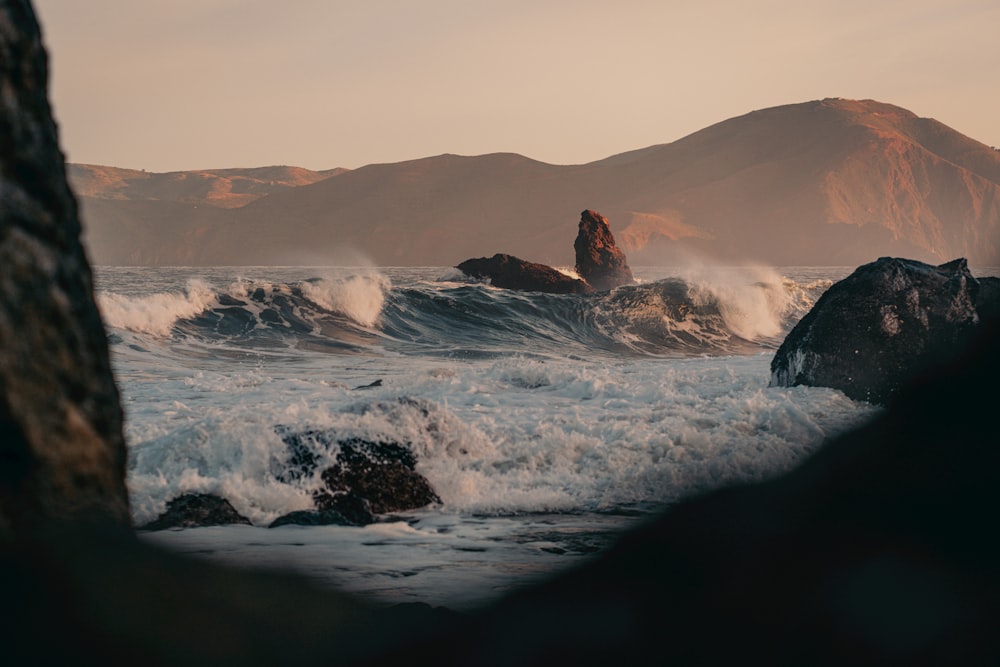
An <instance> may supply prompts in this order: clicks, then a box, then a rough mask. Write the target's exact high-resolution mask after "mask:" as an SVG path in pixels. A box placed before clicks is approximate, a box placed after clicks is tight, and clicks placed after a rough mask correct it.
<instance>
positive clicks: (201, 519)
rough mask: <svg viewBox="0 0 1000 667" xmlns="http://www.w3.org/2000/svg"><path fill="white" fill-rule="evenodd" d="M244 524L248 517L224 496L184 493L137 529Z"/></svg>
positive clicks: (248, 522)
mask: <svg viewBox="0 0 1000 667" xmlns="http://www.w3.org/2000/svg"><path fill="white" fill-rule="evenodd" d="M233 524H244V525H247V526H249V525H250V519H248V518H246V517H245V516H243V515H242V514H240V513H239V512H237V511H236V509H235V508H234V507H233V506H232V504H230V502H229V501H228V500H226V499H225V498H220V497H219V496H213V495H211V494H208V493H185V494H184V495H182V496H178V497H176V498H174V499H173V500H171V501H169V502H168V503H167V509H166V511H164V512H163V514H161V515H160V516H158V517H157V518H156V519H154V520H153V521H150V522H149V523H147V524H146V525H144V526H142V527H140V528H139V530H167V529H168V528H196V527H199V526H229V525H233Z"/></svg>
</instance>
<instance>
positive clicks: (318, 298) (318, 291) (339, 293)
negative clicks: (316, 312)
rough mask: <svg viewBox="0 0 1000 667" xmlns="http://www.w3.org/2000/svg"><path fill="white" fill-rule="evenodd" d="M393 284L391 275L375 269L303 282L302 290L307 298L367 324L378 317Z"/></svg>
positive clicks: (373, 322)
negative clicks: (389, 276)
mask: <svg viewBox="0 0 1000 667" xmlns="http://www.w3.org/2000/svg"><path fill="white" fill-rule="evenodd" d="M391 288H392V282H391V281H390V280H389V278H387V277H386V276H384V275H382V274H381V273H378V272H374V271H373V272H370V273H363V274H352V275H347V276H339V277H330V278H323V279H319V280H315V281H306V282H304V283H302V293H303V295H305V297H306V298H307V299H309V300H310V301H312V302H313V303H315V304H316V305H318V306H320V307H321V308H325V309H327V310H330V311H332V312H337V313H341V314H343V315H346V316H347V317H349V318H351V319H352V320H354V321H355V322H357V323H358V324H360V325H361V326H365V327H370V326H372V325H374V324H375V323H376V322H377V321H378V317H379V315H381V313H382V307H383V306H384V305H385V295H386V293H387V292H388V291H389V290H390V289H391Z"/></svg>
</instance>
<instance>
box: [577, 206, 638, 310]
mask: <svg viewBox="0 0 1000 667" xmlns="http://www.w3.org/2000/svg"><path fill="white" fill-rule="evenodd" d="M573 249H574V250H575V251H576V272H577V273H578V274H580V277H581V278H583V279H584V280H585V281H587V283H588V284H589V285H590V286H591V287H593V288H594V289H595V290H598V291H601V292H603V291H606V290H610V289H614V288H615V287H621V286H622V285H631V284H632V283H634V282H635V278H634V277H633V276H632V269H630V268H629V267H628V263H627V262H626V261H625V253H623V252H622V251H621V250H620V249H619V248H618V246H617V245H615V237H614V236H612V235H611V226H610V225H609V224H608V219H607V218H605V217H604V216H603V215H601V214H600V213H597V212H596V211H591V210H586V211H584V212H583V213H581V214H580V230H579V232H578V233H577V235H576V240H575V241H574V242H573Z"/></svg>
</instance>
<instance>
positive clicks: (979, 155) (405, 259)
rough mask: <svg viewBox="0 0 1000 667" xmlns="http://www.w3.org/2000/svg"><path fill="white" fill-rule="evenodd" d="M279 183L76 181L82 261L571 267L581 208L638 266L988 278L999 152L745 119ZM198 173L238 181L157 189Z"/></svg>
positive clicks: (998, 226)
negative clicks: (83, 229)
mask: <svg viewBox="0 0 1000 667" xmlns="http://www.w3.org/2000/svg"><path fill="white" fill-rule="evenodd" d="M75 168H76V167H74V169H75ZM90 169H92V170H96V169H97V168H93V167H91V168H90ZM281 169H285V170H288V171H287V172H286V174H287V175H286V176H285V177H284V180H282V179H277V178H275V179H273V180H274V181H275V182H279V181H280V182H281V183H282V186H281V187H275V188H274V190H273V191H272V192H269V193H266V194H263V195H260V196H257V195H256V194H255V196H254V197H253V198H252V200H250V197H247V199H248V200H249V201H248V202H247V203H244V204H243V205H241V206H239V207H237V205H236V203H235V202H236V201H237V200H236V199H231V200H229V201H230V202H232V205H231V206H230V207H229V208H228V209H223V208H221V206H223V205H225V204H214V203H212V200H211V198H210V197H209V196H208V195H207V194H202V195H200V196H201V199H200V200H199V199H196V198H192V197H193V195H191V194H187V195H184V197H181V196H179V195H171V192H174V191H173V190H171V189H170V187H173V186H170V187H168V185H167V184H163V185H159V186H157V187H158V189H155V190H154V189H151V185H152V183H149V184H146V183H144V182H143V181H141V180H139V179H138V178H132V179H131V180H127V179H125V183H126V186H127V187H123V186H119V185H116V183H118V181H115V180H114V179H112V178H107V179H106V180H107V181H108V182H109V183H110V185H105V186H102V187H103V189H101V188H96V187H95V186H92V185H91V186H88V187H90V189H89V190H87V189H84V187H83V185H84V181H83V180H82V179H80V178H76V179H75V180H74V184H75V185H76V183H77V182H79V183H81V185H80V186H77V187H78V188H79V189H78V193H79V194H81V195H83V196H82V197H81V202H82V205H83V213H84V217H85V220H86V222H87V224H88V242H89V244H90V251H91V253H92V257H93V258H94V260H95V261H96V262H98V263H107V264H116V263H125V264H136V263H138V264H171V263H174V264H296V263H302V264H316V263H325V262H336V261H338V258H340V257H343V256H344V252H345V251H346V250H349V249H350V250H356V251H360V252H362V253H364V254H365V255H366V256H368V257H370V258H371V259H372V260H374V261H375V262H377V263H378V264H382V265H421V264H423V265H453V264H455V263H457V262H459V261H462V260H464V259H466V258H468V257H474V256H483V255H492V254H493V253H496V252H504V253H509V254H513V255H517V256H520V257H523V258H525V259H529V260H532V261H537V262H544V263H548V264H555V265H568V264H572V239H573V238H574V236H575V233H576V221H577V220H578V219H579V213H580V211H581V210H583V209H585V208H590V209H594V210H597V211H599V212H601V213H603V214H604V215H605V216H607V217H608V219H609V220H610V221H611V225H612V229H613V231H614V233H615V235H616V238H618V240H619V244H620V245H621V246H623V248H624V249H625V250H626V251H627V252H628V253H629V260H630V262H631V263H632V264H633V265H639V264H656V263H672V262H674V261H677V259H678V258H679V257H680V256H690V255H691V254H692V253H696V254H697V256H705V255H707V256H713V257H718V258H722V259H725V260H728V261H759V262H766V263H772V264H785V265H788V264H811V265H854V264H860V263H863V262H867V261H870V260H872V259H874V258H876V257H878V256H880V255H900V256H906V257H911V258H914V259H919V260H922V261H929V262H943V261H947V260H950V259H953V258H955V257H959V256H964V257H967V258H968V259H969V260H970V263H971V264H972V265H973V266H997V265H1000V152H997V151H996V150H993V149H991V148H989V147H988V146H985V145H983V144H981V143H979V142H976V141H974V140H973V139H970V138H969V137H966V136H964V135H962V134H960V133H958V132H956V131H954V130H952V129H950V128H948V127H946V126H945V125H943V124H941V123H939V122H937V121H935V120H932V119H927V118H920V117H918V116H916V115H915V114H913V113H912V112H910V111H907V110H905V109H901V108H899V107H895V106H892V105H888V104H883V103H880V102H875V101H871V100H864V101H856V100H842V99H827V100H822V101H814V102H806V103H801V104H792V105H786V106H780V107H774V108H770V109H763V110H759V111H754V112H751V113H749V114H746V115H744V116H740V117H737V118H732V119H729V120H726V121H723V122H721V123H717V124H715V125H712V126H710V127H707V128H705V129H704V130H701V131H699V132H696V133H694V134H691V135H689V136H687V137H684V138H682V139H679V140H677V141H674V142H672V143H668V144H662V145H657V146H651V147H648V148H644V149H640V150H637V151H631V152H628V153H622V154H619V155H615V156H611V157H609V158H606V159H604V160H599V161H597V162H592V163H589V164H584V165H567V166H562V165H551V164H545V163H542V162H537V161H535V160H531V159H529V158H526V157H523V156H520V155H514V154H492V155H482V156H476V157H462V156H456V155H440V156H436V157H429V158H424V159H420V160H412V161H407V162H400V163H394V164H378V165H369V166H366V167H362V168H360V169H355V170H352V171H347V172H342V173H338V174H337V175H336V177H334V178H331V177H329V176H327V177H325V178H322V179H320V178H316V180H314V181H313V182H310V183H302V184H296V183H294V182H292V181H293V180H294V179H293V176H292V175H293V174H294V173H296V172H295V171H294V170H292V168H281ZM242 171H244V172H245V171H254V170H242ZM303 171H304V170H303ZM140 173H142V172H140ZM206 173H210V174H212V175H213V177H214V178H223V177H225V178H229V179H230V182H235V181H233V177H232V176H227V175H226V172H225V170H223V171H217V172H179V173H178V174H189V176H188V177H187V178H186V179H181V178H180V176H179V175H174V176H173V177H172V179H173V180H172V181H171V180H169V179H168V181H164V183H176V182H187V181H192V180H193V181H194V182H201V179H204V178H205V177H204V176H200V175H201V174H206ZM307 174H313V175H316V174H326V172H307ZM241 175H243V174H241ZM91 178H92V180H93V177H91ZM305 178H306V179H308V178H312V176H306V177H305ZM265 180H266V179H265V177H264V176H263V175H259V177H257V181H255V182H263V181H265ZM140 186H141V188H140ZM142 188H146V189H142ZM231 191H232V190H230V192H231ZM150 192H156V193H157V196H156V199H155V200H154V199H153V198H152V197H151V196H149V194H148V193H150ZM184 192H190V190H184ZM254 192H255V193H256V192H261V190H255V191H254ZM88 193H98V195H99V196H100V198H99V199H98V198H97V197H95V196H91V195H90V194H88ZM102 193H103V194H102ZM141 193H146V194H145V195H144V196H142V194H141ZM196 203H197V204H202V205H200V206H198V207H196V206H195V204H196ZM206 203H207V204H210V205H209V206H205V205H204V204H206Z"/></svg>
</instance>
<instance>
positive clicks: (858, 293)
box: [771, 257, 998, 404]
mask: <svg viewBox="0 0 1000 667" xmlns="http://www.w3.org/2000/svg"><path fill="white" fill-rule="evenodd" d="M996 292H997V290H996V289H995V285H994V284H993V282H992V281H986V289H981V285H980V282H979V281H978V280H976V278H974V277H973V276H972V274H971V273H970V272H969V267H968V265H967V263H966V261H965V260H964V259H957V260H955V261H952V262H948V263H947V264H942V265H941V266H931V265H929V264H924V263H922V262H917V261H913V260H907V259H896V258H890V257H883V258H881V259H879V260H877V261H875V262H872V263H871V264H866V265H864V266H862V267H860V268H858V269H857V270H856V271H855V272H854V273H852V274H851V275H850V276H848V277H847V278H845V279H843V280H841V281H840V282H838V283H836V284H835V285H833V286H832V287H831V288H830V289H829V290H827V291H826V293H824V294H823V296H822V297H820V299H819V300H818V301H817V302H816V305H815V306H813V308H812V310H810V311H809V313H807V314H806V316H805V317H803V318H802V320H801V321H800V322H799V323H798V324H796V325H795V327H794V328H793V329H792V331H791V332H789V334H788V336H787V337H786V338H785V341H784V342H783V343H782V344H781V347H779V348H778V351H777V353H776V354H775V355H774V359H773V360H772V361H771V386H793V385H800V384H803V385H810V386H817V387H833V388H834V389H840V390H841V391H843V392H844V393H845V394H847V395H848V396H850V397H851V398H853V399H854V400H861V401H868V402H870V403H876V404H882V403H885V402H886V401H887V400H888V399H889V397H890V396H892V394H893V393H894V392H895V391H896V390H897V389H899V387H901V386H902V385H903V384H904V383H905V382H907V381H908V380H909V379H911V378H912V377H913V376H914V375H916V374H917V373H918V372H919V371H920V370H922V369H924V368H927V367H928V366H930V365H932V364H934V363H936V362H938V361H940V360H941V359H942V358H943V357H945V356H947V355H950V354H952V353H954V351H955V350H957V349H960V348H961V347H962V346H963V345H964V344H965V343H966V342H967V341H968V340H969V338H970V337H971V336H972V334H974V333H975V332H976V330H977V329H978V326H979V323H980V319H981V318H980V313H979V311H980V310H982V311H983V313H984V314H989V313H993V312H996V311H997V309H998V304H997V303H996V302H995V300H996V298H997V297H996Z"/></svg>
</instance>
